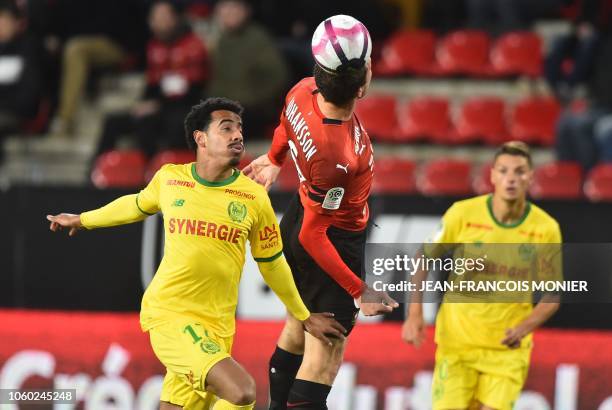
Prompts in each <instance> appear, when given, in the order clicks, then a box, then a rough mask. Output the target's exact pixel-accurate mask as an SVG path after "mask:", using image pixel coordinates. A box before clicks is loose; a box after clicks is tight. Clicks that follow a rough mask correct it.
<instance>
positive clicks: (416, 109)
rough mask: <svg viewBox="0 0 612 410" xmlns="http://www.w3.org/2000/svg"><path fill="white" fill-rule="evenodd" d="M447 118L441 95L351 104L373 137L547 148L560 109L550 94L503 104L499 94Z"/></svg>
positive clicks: (470, 103) (371, 99)
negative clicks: (519, 143)
mask: <svg viewBox="0 0 612 410" xmlns="http://www.w3.org/2000/svg"><path fill="white" fill-rule="evenodd" d="M458 108H459V109H458V112H457V115H456V116H455V117H456V118H452V117H453V116H452V115H451V105H450V103H449V101H448V99H447V98H444V97H416V98H412V99H410V100H409V101H406V102H400V101H398V99H397V98H396V97H395V96H392V95H373V96H370V97H367V98H365V99H363V100H360V101H359V102H358V103H357V108H356V112H357V115H358V116H359V118H360V119H361V121H362V122H363V124H364V127H365V128H366V129H367V130H368V133H369V134H370V137H372V139H373V140H377V141H384V142H400V143H411V142H417V141H428V142H431V143H436V144H451V145H457V144H470V143H477V142H484V143H486V144H489V145H499V144H500V143H502V142H504V141H508V140H519V141H524V142H526V143H528V144H535V145H543V146H550V145H553V144H554V140H555V134H556V133H555V127H556V123H557V120H558V118H559V115H560V113H561V107H560V106H559V103H558V102H557V101H556V100H555V99H554V98H552V97H539V96H536V97H528V98H525V99H522V100H520V101H518V102H517V103H516V104H513V105H510V104H506V101H505V100H504V99H502V98H499V97H490V96H489V97H473V98H468V99H466V100H465V101H463V102H462V103H461V104H460V107H458Z"/></svg>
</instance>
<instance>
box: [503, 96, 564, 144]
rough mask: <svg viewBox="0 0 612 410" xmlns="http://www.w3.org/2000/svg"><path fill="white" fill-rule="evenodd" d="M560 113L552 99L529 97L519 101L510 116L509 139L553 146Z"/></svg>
mask: <svg viewBox="0 0 612 410" xmlns="http://www.w3.org/2000/svg"><path fill="white" fill-rule="evenodd" d="M560 112H561V107H560V106H559V103H557V101H556V100H555V99H554V98H550V97H530V98H527V99H524V100H522V101H519V102H518V103H517V104H516V105H515V106H514V107H513V109H512V112H511V114H510V121H509V127H510V137H511V138H512V139H514V140H519V141H524V142H526V143H528V144H533V143H536V144H541V145H545V146H550V145H553V143H554V140H555V127H556V124H557V119H558V118H559V114H560Z"/></svg>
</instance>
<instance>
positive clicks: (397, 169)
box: [372, 158, 416, 194]
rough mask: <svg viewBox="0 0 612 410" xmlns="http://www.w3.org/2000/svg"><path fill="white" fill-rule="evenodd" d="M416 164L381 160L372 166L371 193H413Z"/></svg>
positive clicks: (399, 160)
mask: <svg viewBox="0 0 612 410" xmlns="http://www.w3.org/2000/svg"><path fill="white" fill-rule="evenodd" d="M415 169H416V164H415V163H414V162H412V161H410V160H407V159H401V158H382V159H379V160H377V161H376V163H375V164H374V181H373V184H372V192H373V193H377V194H409V193H412V192H414V190H415V185H414V173H415Z"/></svg>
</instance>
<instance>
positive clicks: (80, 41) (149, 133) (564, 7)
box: [0, 0, 612, 169]
mask: <svg viewBox="0 0 612 410" xmlns="http://www.w3.org/2000/svg"><path fill="white" fill-rule="evenodd" d="M338 13H344V14H350V15H353V16H354V17H356V18H358V19H360V20H361V21H363V22H364V23H365V24H366V26H367V27H368V28H369V30H370V33H371V35H372V38H373V41H374V42H375V43H378V44H381V43H382V42H383V41H384V39H385V38H387V37H388V36H389V35H390V34H391V33H393V32H394V31H395V30H398V29H400V28H430V29H432V30H435V31H436V32H447V31H451V30H456V29H459V28H473V29H479V30H486V31H488V32H489V33H491V34H492V35H499V34H503V33H505V32H509V31H516V30H526V29H527V30H528V29H531V28H532V25H533V23H534V22H535V21H536V20H540V19H565V20H569V21H571V26H572V30H571V32H570V33H568V34H566V35H563V36H559V37H558V38H555V40H554V42H553V44H552V47H551V49H550V50H549V52H548V54H547V58H546V62H545V70H544V73H545V79H546V81H547V83H548V84H549V86H550V89H551V90H552V92H553V93H554V94H555V95H556V96H557V98H558V99H559V100H560V101H561V102H562V103H563V104H564V106H565V107H566V110H565V111H564V113H563V115H562V116H561V119H560V121H559V124H558V137H557V144H556V151H557V155H558V157H559V158H560V159H563V160H575V161H579V162H580V163H581V164H582V165H583V166H584V167H585V168H587V169H588V168H591V167H592V166H593V165H594V164H595V163H597V162H598V161H612V35H611V31H610V21H611V17H612V0H537V1H534V0H453V1H448V0H336V1H333V2H329V1H319V0H314V1H313V0H310V1H306V0H294V1H286V0H259V1H257V0H156V1H154V0H87V1H83V0H0V144H1V141H2V139H3V138H4V137H6V136H7V135H13V134H22V133H31V134H47V135H49V136H50V138H55V137H64V138H66V137H75V131H76V127H75V123H76V121H77V117H78V111H79V107H80V105H81V102H82V100H83V98H88V97H90V98H91V97H92V96H93V97H95V96H96V94H97V93H98V89H97V87H98V83H99V81H98V80H99V79H100V77H101V76H102V75H107V74H109V73H122V72H133V71H137V72H143V73H144V75H145V78H146V88H145V90H144V92H143V94H142V96H141V97H140V99H139V101H138V102H137V103H136V104H134V106H133V107H131V108H130V109H129V110H126V111H119V112H112V113H110V114H108V115H107V116H106V118H105V119H104V123H103V126H102V130H101V133H100V136H99V138H98V145H97V148H96V150H95V155H98V154H100V153H103V152H105V151H107V150H110V149H112V148H114V147H115V145H116V143H117V141H118V139H119V137H122V136H125V135H131V136H132V138H133V140H134V143H135V144H137V145H138V146H139V147H140V148H141V149H142V150H143V151H144V152H145V153H146V154H147V155H149V156H151V155H153V154H154V153H155V152H156V151H157V150H159V149H160V148H172V147H181V148H182V147H183V146H184V143H183V141H184V137H183V132H182V120H183V117H184V114H185V112H187V110H188V107H189V106H191V105H192V104H194V103H195V102H197V101H198V100H199V99H201V98H205V97H207V96H221V95H222V96H225V97H229V98H232V99H236V100H238V101H240V102H241V103H242V104H243V105H244V106H245V116H244V128H245V133H246V134H248V136H249V138H256V137H264V136H268V135H270V134H271V128H272V127H273V126H274V122H275V120H276V118H277V116H278V112H279V109H280V107H281V106H282V103H283V95H284V93H285V92H286V91H287V90H288V88H289V87H290V86H291V84H292V83H294V82H295V81H297V80H299V79H300V78H302V77H304V76H307V75H310V73H311V71H312V67H313V60H312V57H311V54H310V36H311V33H312V32H313V31H314V28H315V27H316V25H317V24H318V23H319V22H320V21H322V20H323V19H324V18H325V17H327V16H330V15H333V14H338ZM202 22H204V24H205V26H206V27H207V29H206V30H205V32H202V31H201V30H197V32H196V31H194V26H195V25H197V26H201V23H202ZM376 51H377V50H376V47H375V49H374V52H375V53H376ZM375 56H376V54H375ZM577 89H586V90H587V93H586V98H585V96H584V95H581V94H580V93H576V90H577ZM577 100H578V101H579V103H578V102H576V101H577ZM94 157H95V156H94Z"/></svg>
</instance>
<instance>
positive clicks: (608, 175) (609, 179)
mask: <svg viewBox="0 0 612 410" xmlns="http://www.w3.org/2000/svg"><path fill="white" fill-rule="evenodd" d="M584 193H585V195H586V196H587V198H589V199H590V200H591V201H607V202H612V163H604V164H599V165H596V166H595V168H593V169H592V170H591V171H590V172H589V174H588V176H587V180H586V183H585V184H584Z"/></svg>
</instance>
